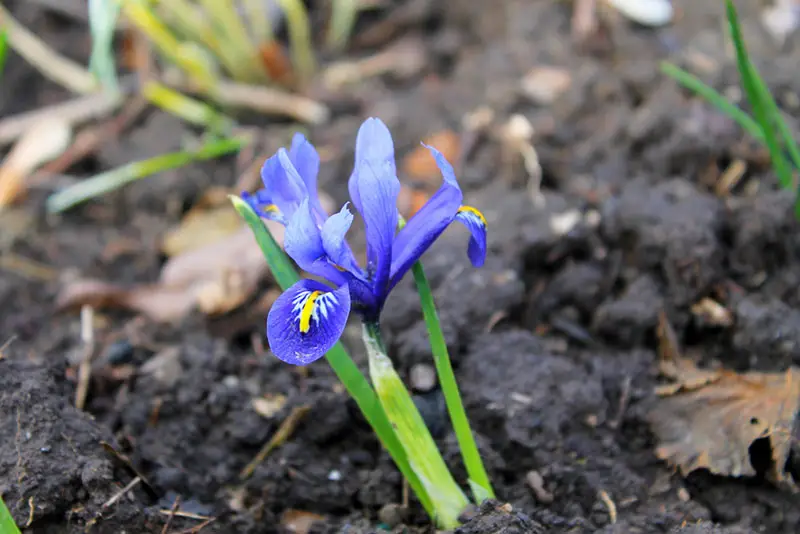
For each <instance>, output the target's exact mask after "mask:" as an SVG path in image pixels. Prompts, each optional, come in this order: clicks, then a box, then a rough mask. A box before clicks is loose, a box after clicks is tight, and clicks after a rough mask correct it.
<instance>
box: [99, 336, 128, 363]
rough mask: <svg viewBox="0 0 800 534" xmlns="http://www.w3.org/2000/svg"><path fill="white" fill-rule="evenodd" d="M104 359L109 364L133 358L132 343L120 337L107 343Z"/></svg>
mask: <svg viewBox="0 0 800 534" xmlns="http://www.w3.org/2000/svg"><path fill="white" fill-rule="evenodd" d="M105 360H106V361H107V362H108V363H109V365H122V364H126V363H131V361H132V360H133V345H132V344H131V342H130V341H128V340H127V339H120V340H118V341H115V342H114V343H112V344H111V345H109V347H108V349H107V350H106V354H105Z"/></svg>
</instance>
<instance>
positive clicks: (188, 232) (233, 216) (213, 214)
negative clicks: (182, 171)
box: [161, 202, 243, 256]
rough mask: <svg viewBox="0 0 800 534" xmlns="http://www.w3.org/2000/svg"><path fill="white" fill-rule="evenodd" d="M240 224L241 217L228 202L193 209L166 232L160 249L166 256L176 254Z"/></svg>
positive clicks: (229, 231) (232, 230)
mask: <svg viewBox="0 0 800 534" xmlns="http://www.w3.org/2000/svg"><path fill="white" fill-rule="evenodd" d="M242 226H243V222H242V218H241V217H240V216H239V214H238V213H236V210H235V209H233V207H232V206H231V205H230V202H228V203H227V205H223V206H220V207H217V208H213V209H209V210H196V209H193V210H191V211H190V212H189V213H187V214H186V216H185V217H184V218H183V220H182V221H181V223H180V224H179V225H178V226H177V227H175V228H173V229H172V230H170V231H169V232H167V234H166V235H165V236H164V239H163V241H162V244H161V250H162V251H163V252H164V254H166V255H167V256H177V255H179V254H182V253H184V252H187V251H189V250H193V249H196V248H198V247H201V246H204V245H206V244H208V243H211V242H214V241H217V240H220V239H222V238H223V237H227V236H229V235H230V234H232V233H234V232H235V231H236V230H238V229H239V228H241V227H242Z"/></svg>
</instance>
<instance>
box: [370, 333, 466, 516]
mask: <svg viewBox="0 0 800 534" xmlns="http://www.w3.org/2000/svg"><path fill="white" fill-rule="evenodd" d="M362 334H363V338H364V346H365V347H366V348H367V355H368V357H369V375H370V378H371V379H372V384H373V386H374V387H375V393H377V395H378V399H380V402H381V404H382V405H383V410H384V412H385V413H386V415H387V416H388V417H389V421H391V424H392V427H393V428H394V430H395V435H396V436H397V439H398V440H399V441H400V443H401V444H402V446H403V448H404V449H405V451H406V454H408V459H409V462H410V463H411V468H412V469H413V470H414V472H415V473H416V474H417V476H418V477H419V479H420V480H421V481H422V484H423V485H424V487H425V490H426V493H427V494H428V495H429V496H430V497H431V501H432V509H429V510H428V513H429V514H430V516H431V517H432V518H433V519H434V520H435V521H436V523H437V525H439V526H440V527H441V528H445V529H450V528H455V527H457V526H458V524H459V522H458V518H459V516H460V515H461V514H462V513H463V512H464V510H465V509H466V508H467V506H468V505H469V501H468V500H467V497H466V496H465V495H464V493H463V492H462V491H461V488H459V487H458V484H456V481H455V479H453V475H452V474H450V470H449V469H447V464H445V462H444V458H442V455H441V453H440V452H439V449H438V448H437V447H436V442H434V441H433V437H432V436H431V433H430V431H429V430H428V427H427V426H425V421H424V420H423V419H422V415H420V413H419V410H418V409H417V407H416V405H415V404H414V401H413V399H412V398H411V394H410V393H409V392H408V389H406V386H405V384H403V381H402V380H401V379H400V376H399V375H398V374H397V371H395V369H394V366H393V365H392V361H391V360H390V359H389V356H387V355H386V349H385V347H384V345H383V340H382V339H381V333H380V326H379V325H378V324H377V323H364V325H363V329H362Z"/></svg>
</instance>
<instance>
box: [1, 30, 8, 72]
mask: <svg viewBox="0 0 800 534" xmlns="http://www.w3.org/2000/svg"><path fill="white" fill-rule="evenodd" d="M6 57H8V32H6V29H5V28H0V80H2V79H3V70H4V69H5V67H6Z"/></svg>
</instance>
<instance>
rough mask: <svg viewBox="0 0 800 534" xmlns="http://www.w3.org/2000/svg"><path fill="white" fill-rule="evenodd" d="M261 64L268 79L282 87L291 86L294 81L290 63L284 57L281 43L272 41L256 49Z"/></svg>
mask: <svg viewBox="0 0 800 534" xmlns="http://www.w3.org/2000/svg"><path fill="white" fill-rule="evenodd" d="M258 52H259V55H260V56H261V63H262V65H264V70H265V71H266V72H267V74H269V77H270V78H271V79H272V80H274V81H276V82H279V83H281V84H282V85H291V84H292V83H293V80H294V72H293V70H292V62H291V61H289V58H288V57H287V55H286V50H284V48H283V46H282V45H281V43H280V42H279V41H278V40H276V39H273V40H271V41H268V42H266V43H263V44H261V45H260V46H259V47H258Z"/></svg>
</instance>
